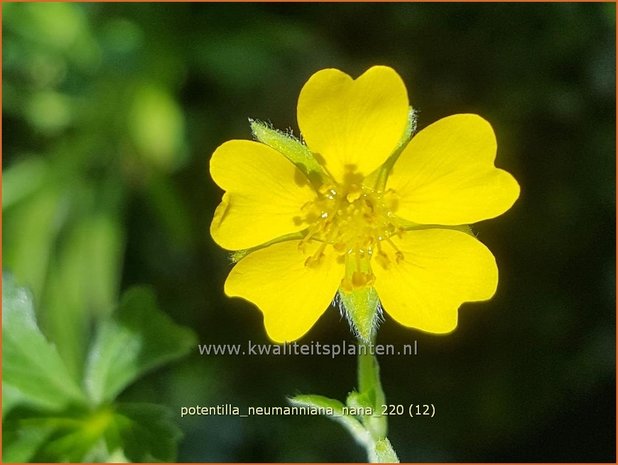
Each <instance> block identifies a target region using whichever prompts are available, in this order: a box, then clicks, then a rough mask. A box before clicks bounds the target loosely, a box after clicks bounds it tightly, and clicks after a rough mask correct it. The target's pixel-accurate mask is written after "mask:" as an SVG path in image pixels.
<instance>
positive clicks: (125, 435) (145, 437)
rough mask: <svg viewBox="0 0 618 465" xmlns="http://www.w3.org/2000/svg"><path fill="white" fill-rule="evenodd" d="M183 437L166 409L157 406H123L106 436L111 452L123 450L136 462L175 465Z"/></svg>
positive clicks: (142, 404) (128, 457)
mask: <svg viewBox="0 0 618 465" xmlns="http://www.w3.org/2000/svg"><path fill="white" fill-rule="evenodd" d="M181 436H182V433H181V431H180V429H179V428H178V427H177V426H176V424H175V423H174V421H173V420H172V414H171V412H170V410H169V409H168V408H166V407H163V406H160V405H155V404H146V403H139V404H120V405H118V407H117V408H116V412H115V414H114V420H113V425H112V428H110V429H109V430H108V431H107V433H106V442H107V447H108V449H109V450H112V451H113V450H116V449H117V448H121V449H122V450H123V451H124V455H125V456H126V457H127V459H129V461H132V462H173V461H174V460H175V459H176V444H177V443H178V440H179V439H180V437H181Z"/></svg>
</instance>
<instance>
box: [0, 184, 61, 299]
mask: <svg viewBox="0 0 618 465" xmlns="http://www.w3.org/2000/svg"><path fill="white" fill-rule="evenodd" d="M61 217H62V201H61V196H60V194H59V193H58V191H57V189H56V188H55V186H53V185H50V186H47V187H46V188H45V189H42V190H41V191H40V192H39V193H38V194H37V195H35V196H32V197H31V198H29V199H28V201H27V202H24V203H23V204H21V205H20V206H19V208H15V209H12V210H11V211H10V214H7V215H6V216H5V215H4V214H3V220H4V221H3V223H4V225H3V226H4V228H3V229H4V231H3V235H2V250H3V251H4V254H3V266H5V267H6V268H8V269H10V270H11V272H12V273H13V274H14V275H15V278H16V279H17V280H18V281H20V282H23V283H27V285H28V287H29V288H30V289H31V290H32V292H33V293H34V296H35V297H36V298H38V299H40V298H41V294H42V291H43V287H44V284H45V279H46V276H47V272H48V265H49V259H50V256H51V254H52V251H53V247H52V244H53V242H54V240H55V238H56V236H57V234H58V230H59V223H60V222H61Z"/></svg>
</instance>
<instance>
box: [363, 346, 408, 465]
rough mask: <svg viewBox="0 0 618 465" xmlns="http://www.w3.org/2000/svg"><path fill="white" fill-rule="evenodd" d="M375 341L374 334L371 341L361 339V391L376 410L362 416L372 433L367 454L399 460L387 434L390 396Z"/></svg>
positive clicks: (372, 457) (371, 457)
mask: <svg viewBox="0 0 618 465" xmlns="http://www.w3.org/2000/svg"><path fill="white" fill-rule="evenodd" d="M374 342H375V339H374V338H372V340H371V342H369V343H367V342H364V341H362V340H361V339H359V341H358V345H359V351H358V391H359V394H360V396H361V398H363V399H364V400H365V402H367V403H368V404H369V405H368V406H369V407H371V410H372V411H373V415H365V416H363V417H362V423H363V425H364V426H365V428H366V429H367V432H368V433H369V435H370V437H371V441H368V442H367V444H366V448H367V454H368V456H369V461H370V462H373V463H376V462H381V463H384V462H391V463H392V462H399V459H398V458H397V454H396V453H395V451H394V450H393V448H392V446H391V443H390V441H389V440H388V439H387V437H386V435H387V432H388V417H387V416H385V415H382V412H383V410H384V407H383V405H384V404H385V402H386V397H385V395H384V390H383V389H382V382H381V381H380V366H379V365H378V359H377V358H376V356H375V355H374V351H373V345H374Z"/></svg>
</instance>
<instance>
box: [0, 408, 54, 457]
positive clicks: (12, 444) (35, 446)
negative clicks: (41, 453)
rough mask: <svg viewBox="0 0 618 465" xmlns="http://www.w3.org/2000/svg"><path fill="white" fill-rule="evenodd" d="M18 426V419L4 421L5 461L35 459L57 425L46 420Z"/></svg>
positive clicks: (3, 450)
mask: <svg viewBox="0 0 618 465" xmlns="http://www.w3.org/2000/svg"><path fill="white" fill-rule="evenodd" d="M3 401H4V399H3ZM17 426H18V423H17V422H16V421H7V422H3V431H2V462H3V463H24V462H31V461H33V460H34V457H35V456H36V453H37V451H38V450H39V448H40V447H41V446H42V445H43V444H44V443H45V441H47V440H48V438H49V437H50V436H51V435H52V434H53V432H54V431H55V427H54V426H53V425H50V424H49V423H46V422H36V423H30V424H28V425H25V426H23V427H21V428H17Z"/></svg>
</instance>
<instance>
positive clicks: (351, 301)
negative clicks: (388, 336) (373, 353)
mask: <svg viewBox="0 0 618 465" xmlns="http://www.w3.org/2000/svg"><path fill="white" fill-rule="evenodd" d="M339 302H340V303H341V306H342V309H341V310H342V311H343V312H344V313H345V316H346V318H347V319H348V322H349V323H350V326H351V327H352V331H353V332H354V334H355V336H357V337H358V338H360V339H361V340H362V341H363V342H366V343H371V341H372V340H373V338H374V336H375V333H376V330H377V328H378V324H379V320H380V310H379V305H380V299H379V298H378V293H377V292H376V290H375V289H374V288H373V287H363V288H360V289H355V290H353V291H352V292H345V291H344V290H343V289H339Z"/></svg>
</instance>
